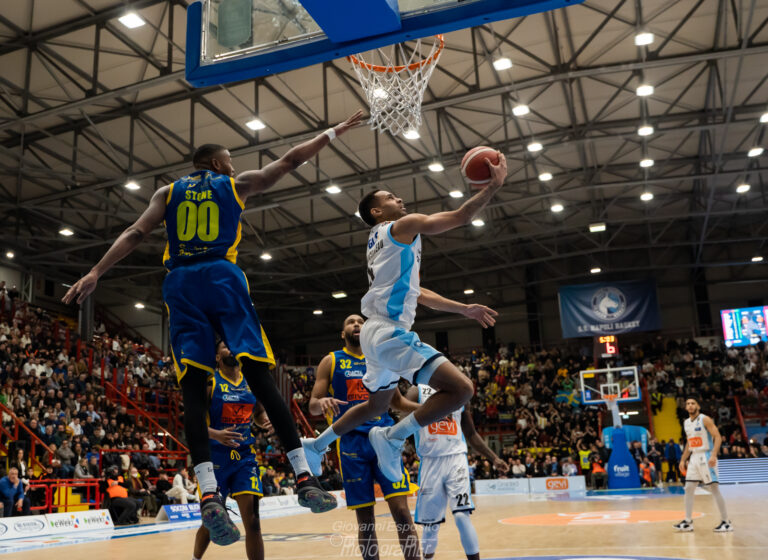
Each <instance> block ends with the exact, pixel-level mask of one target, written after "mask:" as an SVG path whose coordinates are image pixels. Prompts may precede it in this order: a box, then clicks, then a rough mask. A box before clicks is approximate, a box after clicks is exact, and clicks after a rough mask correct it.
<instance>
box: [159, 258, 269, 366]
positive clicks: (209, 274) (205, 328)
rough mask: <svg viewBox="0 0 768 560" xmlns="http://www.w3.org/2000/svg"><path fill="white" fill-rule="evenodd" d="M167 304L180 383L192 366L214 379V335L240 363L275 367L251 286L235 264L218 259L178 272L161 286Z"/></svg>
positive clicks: (168, 277) (171, 275) (186, 266)
mask: <svg viewBox="0 0 768 560" xmlns="http://www.w3.org/2000/svg"><path fill="white" fill-rule="evenodd" d="M163 299H164V301H165V305H166V308H167V309H168V324H169V330H170V337H171V353H172V355H173V362H174V365H175V366H176V377H177V379H178V380H179V381H181V379H182V378H183V377H184V375H185V374H186V373H187V368H188V366H190V365H192V366H196V367H199V368H201V369H203V370H205V371H207V372H210V373H213V370H214V368H215V367H216V333H218V334H219V336H221V338H222V339H223V340H224V342H225V343H226V345H227V347H228V348H229V350H230V352H232V354H233V355H234V356H235V357H236V358H237V359H238V360H241V359H242V358H244V357H248V358H251V359H253V360H257V361H260V362H267V363H268V364H270V365H273V366H274V365H275V357H274V355H273V354H272V348H271V347H270V345H269V340H267V335H266V334H265V333H264V329H263V328H262V326H261V321H259V316H258V315H257V314H256V310H255V309H254V307H253V302H252V301H251V296H250V294H249V293H248V280H247V279H246V277H245V273H244V272H243V271H242V270H240V268H238V266H237V265H236V264H234V263H232V262H229V261H226V260H224V259H216V260H211V261H204V262H199V263H195V264H191V265H185V266H180V267H178V268H174V269H173V270H171V271H170V272H169V273H168V275H167V276H166V277H165V281H164V282H163Z"/></svg>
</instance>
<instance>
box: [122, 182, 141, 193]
mask: <svg viewBox="0 0 768 560" xmlns="http://www.w3.org/2000/svg"><path fill="white" fill-rule="evenodd" d="M125 188H126V189H128V190H129V191H137V190H139V189H140V188H141V186H140V185H139V184H138V183H135V182H134V181H128V182H127V183H126V184H125Z"/></svg>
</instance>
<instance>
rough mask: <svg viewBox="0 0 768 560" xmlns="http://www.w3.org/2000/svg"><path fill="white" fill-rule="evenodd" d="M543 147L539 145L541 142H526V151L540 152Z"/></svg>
mask: <svg viewBox="0 0 768 560" xmlns="http://www.w3.org/2000/svg"><path fill="white" fill-rule="evenodd" d="M543 147H544V146H542V145H541V142H531V143H530V144H528V151H529V152H540V151H541V149H542V148H543Z"/></svg>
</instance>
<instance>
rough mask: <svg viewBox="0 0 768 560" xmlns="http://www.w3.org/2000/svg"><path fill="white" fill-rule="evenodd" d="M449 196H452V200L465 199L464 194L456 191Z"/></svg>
mask: <svg viewBox="0 0 768 560" xmlns="http://www.w3.org/2000/svg"><path fill="white" fill-rule="evenodd" d="M448 196H450V197H451V198H464V193H463V192H461V191H459V190H456V189H454V190H452V191H451V192H449V193H448Z"/></svg>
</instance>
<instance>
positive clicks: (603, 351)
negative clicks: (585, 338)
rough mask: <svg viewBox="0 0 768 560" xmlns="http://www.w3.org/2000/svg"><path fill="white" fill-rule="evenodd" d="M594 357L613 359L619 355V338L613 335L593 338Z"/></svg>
mask: <svg viewBox="0 0 768 560" xmlns="http://www.w3.org/2000/svg"><path fill="white" fill-rule="evenodd" d="M594 350H595V357H598V356H599V357H601V358H613V357H615V356H616V355H618V353H619V338H618V337H617V336H616V335H613V334H606V335H602V336H596V337H595V348H594Z"/></svg>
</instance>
